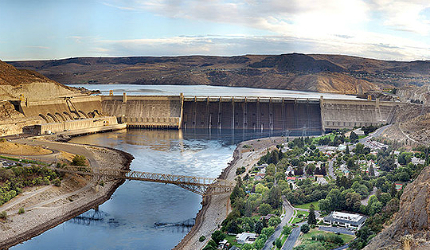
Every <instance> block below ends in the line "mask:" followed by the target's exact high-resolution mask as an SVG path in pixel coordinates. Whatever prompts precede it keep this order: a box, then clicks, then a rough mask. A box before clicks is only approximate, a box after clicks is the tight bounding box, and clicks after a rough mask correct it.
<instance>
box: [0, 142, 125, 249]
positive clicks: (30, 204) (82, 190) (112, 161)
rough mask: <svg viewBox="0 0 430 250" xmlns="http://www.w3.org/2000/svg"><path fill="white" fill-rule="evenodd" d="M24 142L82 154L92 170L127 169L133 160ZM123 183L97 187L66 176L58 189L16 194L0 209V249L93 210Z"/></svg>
mask: <svg viewBox="0 0 430 250" xmlns="http://www.w3.org/2000/svg"><path fill="white" fill-rule="evenodd" d="M22 140H26V139H22ZM25 142H26V143H28V144H33V145H38V144H43V145H48V146H49V147H50V148H56V149H58V150H60V151H65V152H68V153H72V154H81V155H84V156H86V157H87V159H88V160H89V162H90V165H91V167H92V168H95V169H97V168H100V167H107V168H118V169H129V166H130V163H131V161H132V159H133V156H132V155H130V154H128V153H125V152H122V151H120V150H116V149H111V148H105V147H98V146H86V145H78V144H68V143H58V142H47V141H38V140H34V141H32V140H27V141H25ZM46 160H48V159H46ZM123 182H124V180H112V181H105V183H104V185H103V186H101V185H97V182H95V181H93V180H91V179H85V178H83V177H79V176H75V175H66V176H65V178H64V180H63V182H62V185H61V187H55V186H52V185H51V186H44V187H37V188H33V189H31V190H28V191H27V192H24V193H22V194H20V195H18V196H17V197H15V198H14V199H12V200H11V201H9V202H8V203H6V204H4V205H3V206H1V207H0V210H1V211H6V212H7V214H8V217H7V220H5V221H2V222H0V232H1V233H0V248H1V249H3V248H8V247H11V246H13V245H16V244H18V243H21V242H23V241H26V240H28V239H30V238H32V237H34V236H37V235H39V234H41V233H43V232H44V231H46V230H48V229H51V228H53V227H55V226H57V225H59V224H61V223H63V222H64V221H67V220H69V219H71V218H74V217H75V216H77V215H79V214H81V213H83V212H85V211H87V210H89V209H91V208H95V207H97V206H98V205H100V204H102V203H103V202H105V201H106V200H108V199H109V198H110V197H111V195H112V194H113V193H114V192H115V190H116V189H117V187H119V186H120V185H121V184H122V183H123ZM21 207H24V209H25V213H23V214H18V210H19V208H21Z"/></svg>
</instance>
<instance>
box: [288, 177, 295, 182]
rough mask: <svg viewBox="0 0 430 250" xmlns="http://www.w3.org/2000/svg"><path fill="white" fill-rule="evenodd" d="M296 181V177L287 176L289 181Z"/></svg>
mask: <svg viewBox="0 0 430 250" xmlns="http://www.w3.org/2000/svg"><path fill="white" fill-rule="evenodd" d="M295 181H296V177H287V182H288V183H294V182H295Z"/></svg>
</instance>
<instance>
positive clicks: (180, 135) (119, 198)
mask: <svg viewBox="0 0 430 250" xmlns="http://www.w3.org/2000/svg"><path fill="white" fill-rule="evenodd" d="M74 86H76V87H79V85H74ZM83 86H84V87H87V88H89V89H100V90H102V93H103V94H106V93H108V91H109V90H110V89H113V90H114V91H115V92H114V93H115V94H120V93H122V92H127V93H128V94H164V95H178V94H179V93H178V91H181V92H184V93H185V95H203V92H201V91H206V92H204V94H205V95H211V96H214V95H217V96H220V95H224V96H226V95H230V96H231V95H233V94H234V95H235V96H239V95H240V96H243V95H246V96H255V95H258V94H259V93H258V89H248V88H240V89H239V90H238V89H237V88H228V87H211V86H185V87H184V86H140V85H102V86H100V85H83ZM202 88H203V90H202ZM232 90H235V91H232ZM272 91H274V92H272ZM303 93H304V95H306V96H308V97H309V98H313V97H315V98H318V97H319V95H321V94H320V93H311V92H296V91H290V92H289V91H282V90H264V91H263V90H262V92H261V95H263V94H264V95H269V96H280V97H282V96H283V95H286V96H291V95H293V96H302V94H303ZM325 95H327V94H325ZM328 95H329V96H337V97H339V98H341V97H340V96H342V95H330V94H328ZM325 97H326V96H325ZM348 98H351V97H348ZM280 134H282V131H280V132H278V133H272V132H271V134H262V133H253V132H245V131H236V133H233V132H232V131H219V130H186V131H182V130H123V131H116V132H109V133H102V134H93V135H87V136H82V137H76V138H73V139H72V142H75V143H85V144H94V145H101V146H108V147H112V148H116V149H120V150H123V151H125V152H128V153H130V154H132V155H133V156H134V157H135V159H134V160H133V162H132V164H131V166H130V168H131V169H132V170H138V171H147V172H156V173H168V174H180V175H191V176H202V177H217V176H218V175H219V174H220V173H221V171H222V169H224V168H225V167H227V164H228V162H229V161H231V158H232V154H233V151H234V149H235V147H236V146H235V144H236V143H237V142H239V141H243V140H247V139H251V138H256V137H267V136H274V135H280ZM289 135H292V134H289ZM200 202H201V197H200V196H199V195H197V194H194V193H192V192H190V191H187V190H185V189H182V188H180V187H177V186H175V185H170V184H167V185H166V184H160V183H151V182H140V181H126V182H125V183H124V184H123V185H121V186H120V187H119V188H118V189H117V190H116V191H115V193H114V194H113V195H112V197H111V199H110V200H108V201H106V202H105V203H104V204H102V205H101V206H100V207H99V210H98V211H94V210H90V211H88V212H86V213H84V214H82V215H81V216H79V217H77V218H75V219H72V220H69V221H67V222H64V223H62V224H60V225H58V226H57V227H55V228H53V229H51V230H48V231H46V232H44V233H42V234H41V235H39V236H37V237H34V238H33V239H31V240H29V241H26V242H24V243H22V244H19V245H17V246H14V247H12V249H19V250H23V249H74V250H75V249H171V248H173V247H174V246H175V245H177V244H178V243H179V242H180V241H181V239H182V238H183V237H184V236H185V235H186V234H187V232H188V231H189V230H190V227H181V226H173V225H172V224H178V223H179V224H181V223H185V224H189V223H192V222H193V219H194V218H195V216H196V214H197V212H198V211H199V209H200V208H201V204H200ZM159 224H162V226H156V225H159ZM164 224H167V225H164Z"/></svg>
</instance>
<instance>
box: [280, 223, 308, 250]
mask: <svg viewBox="0 0 430 250" xmlns="http://www.w3.org/2000/svg"><path fill="white" fill-rule="evenodd" d="M302 224H303V223H300V224H299V226H298V227H295V228H293V230H292V231H291V234H290V236H288V239H287V240H286V241H285V243H284V245H283V246H282V248H281V249H282V250H292V249H293V247H294V244H296V241H297V239H298V238H299V236H300V225H302Z"/></svg>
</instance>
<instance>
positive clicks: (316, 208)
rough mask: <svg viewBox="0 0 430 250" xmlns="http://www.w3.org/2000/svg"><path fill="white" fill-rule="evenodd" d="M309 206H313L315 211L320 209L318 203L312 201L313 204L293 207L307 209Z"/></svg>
mask: <svg viewBox="0 0 430 250" xmlns="http://www.w3.org/2000/svg"><path fill="white" fill-rule="evenodd" d="M311 204H314V208H315V210H320V207H319V206H318V201H314V202H309V203H305V204H302V205H295V206H294V207H295V208H301V209H309V207H310V206H311Z"/></svg>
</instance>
